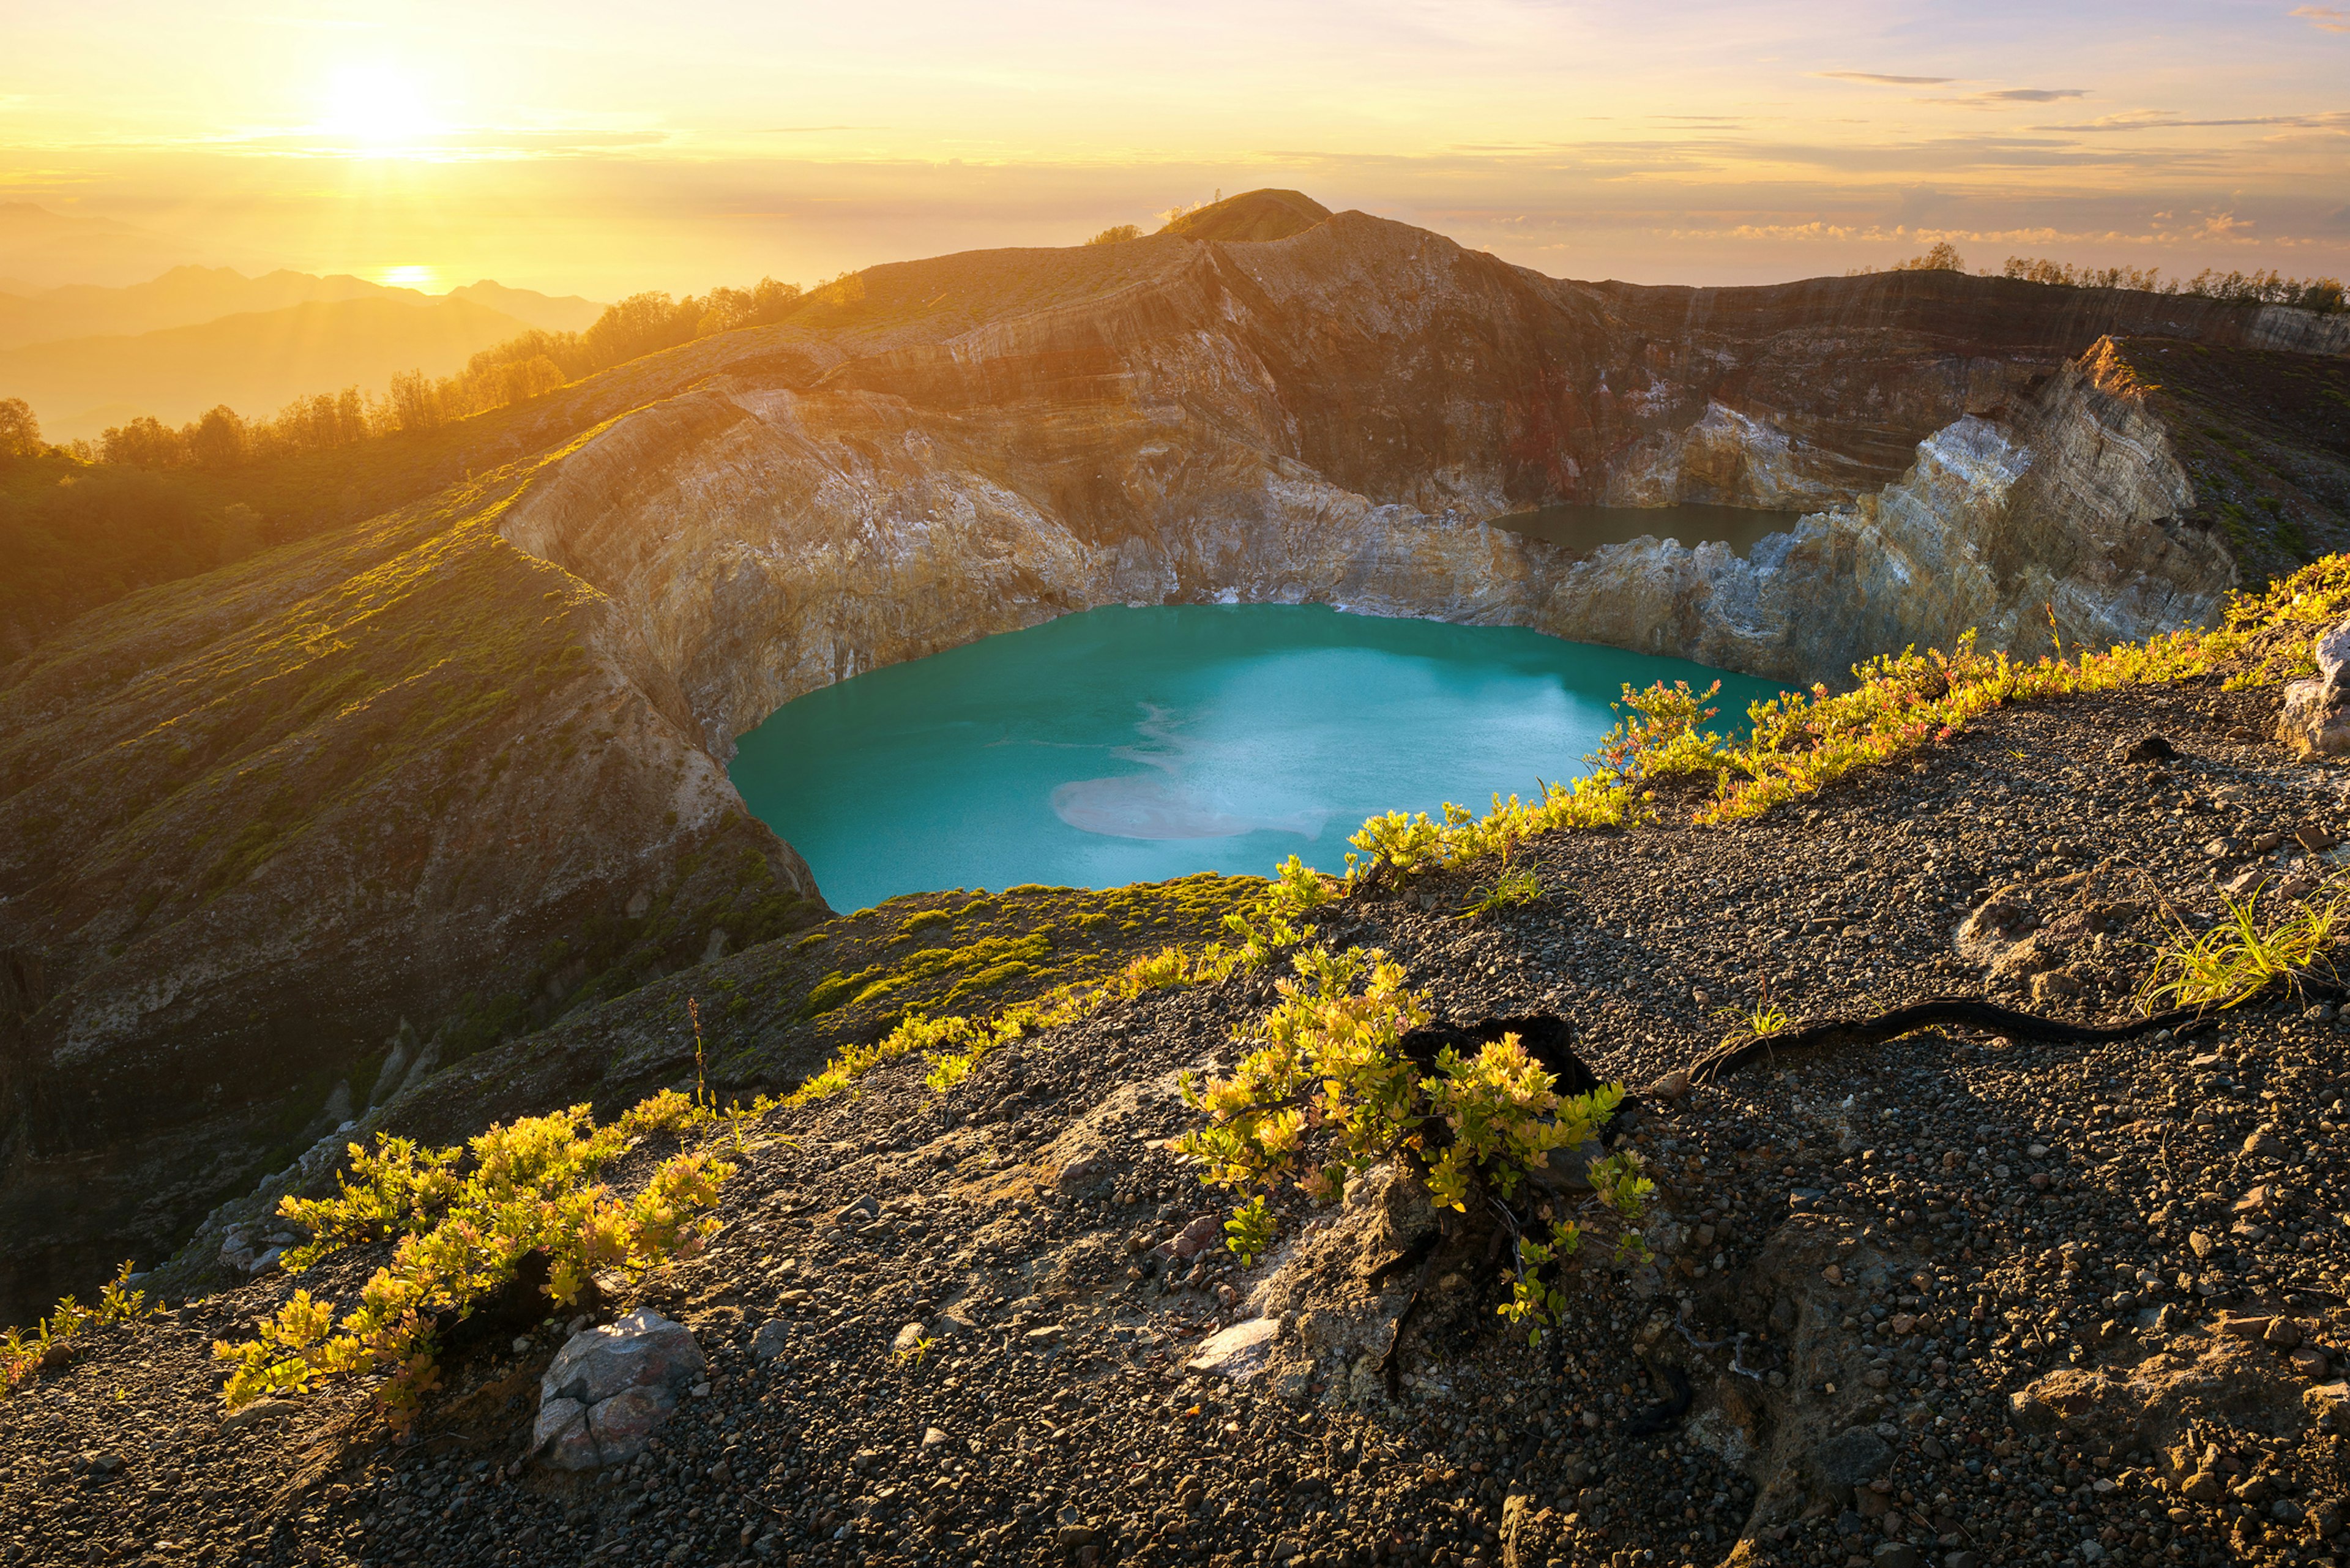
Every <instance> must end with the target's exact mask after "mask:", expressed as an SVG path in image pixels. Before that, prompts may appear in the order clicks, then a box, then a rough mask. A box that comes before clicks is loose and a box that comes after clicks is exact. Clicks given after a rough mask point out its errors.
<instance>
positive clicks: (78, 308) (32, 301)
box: [0, 266, 603, 348]
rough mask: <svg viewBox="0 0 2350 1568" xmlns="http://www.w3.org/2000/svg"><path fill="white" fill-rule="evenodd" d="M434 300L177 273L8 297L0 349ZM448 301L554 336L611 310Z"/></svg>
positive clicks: (0, 296)
mask: <svg viewBox="0 0 2350 1568" xmlns="http://www.w3.org/2000/svg"><path fill="white" fill-rule="evenodd" d="M432 297H433V296H431V295H427V294H422V293H420V292H418V291H417V290H415V289H412V288H390V287H387V286H384V285H382V284H380V283H369V282H368V281H367V280H366V279H365V278H358V277H351V276H348V275H340V274H338V275H332V276H328V277H319V276H316V275H312V274H310V273H307V272H287V271H284V270H280V271H277V272H273V273H267V274H265V275H262V276H260V277H247V276H245V275H244V274H243V273H241V272H238V271H236V270H234V268H231V267H224V266H221V267H204V266H175V267H173V268H172V270H171V271H169V272H167V273H164V274H163V275H161V276H160V277H157V278H153V279H151V280H150V281H148V282H146V283H140V284H132V285H130V286H128V287H125V288H101V287H97V286H92V285H88V284H75V285H70V286H67V287H63V288H51V289H43V290H40V291H38V292H36V293H32V294H29V295H12V294H10V293H8V292H7V291H5V289H0V348H16V347H18V346H19V345H21V344H26V343H55V342H57V341H60V340H62V339H65V338H68V337H113V336H116V335H119V334H123V333H139V332H153V331H157V330H159V329H161V328H163V327H191V326H193V325H195V324H196V323H198V322H202V321H213V320H216V319H218V318H219V317H224V316H235V315H243V314H248V313H252V312H256V311H266V310H283V309H285V308H286V307H287V306H295V305H308V304H312V303H314V302H317V301H320V300H337V299H404V300H407V301H409V302H411V303H413V304H422V303H425V302H427V301H429V300H431V299H432ZM444 297H447V298H451V299H463V300H470V301H471V302H472V303H473V304H475V305H479V306H486V307H487V308H489V309H491V310H495V311H498V312H500V313H501V314H504V315H506V316H511V317H514V318H515V320H517V321H519V322H522V323H523V324H524V325H525V326H527V327H546V329H547V330H549V331H551V332H576V331H577V330H578V329H579V328H581V327H585V326H587V324H588V323H589V322H591V321H593V320H595V319H596V317H597V315H598V312H600V311H601V310H602V309H603V306H600V305H598V304H596V303H595V302H594V301H593V300H587V299H582V298H580V297H579V296H577V295H571V296H566V297H564V298H561V299H557V298H555V297H553V296H548V295H544V294H540V293H537V292H536V291H535V290H532V289H527V288H508V287H506V286H504V284H498V283H491V282H488V281H486V280H485V281H484V282H481V283H470V284H467V285H466V286H464V287H463V288H455V289H452V290H450V291H449V293H448V295H447V296H444Z"/></svg>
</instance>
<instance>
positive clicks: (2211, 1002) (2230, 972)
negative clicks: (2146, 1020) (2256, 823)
mask: <svg viewBox="0 0 2350 1568" xmlns="http://www.w3.org/2000/svg"><path fill="white" fill-rule="evenodd" d="M2259 898H2260V895H2259V894H2257V893H2255V894H2253V895H2252V896H2251V898H2246V899H2244V900H2243V901H2242V902H2241V903H2239V902H2238V901H2237V900H2235V899H2233V898H2225V897H2224V896H2223V897H2222V898H2221V902H2222V903H2223V904H2224V905H2225V906H2226V909H2227V913H2226V914H2225V915H2224V916H2222V917H2221V918H2220V920H2219V921H2218V922H2217V923H2216V924H2214V925H2213V926H2212V927H2211V929H2210V930H2208V931H2204V932H2202V933H2201V934H2200V935H2198V934H2197V933H2196V932H2194V931H2192V930H2190V929H2188V927H2187V926H2186V925H2185V924H2184V923H2181V924H2180V925H2179V926H2178V931H2177V935H2176V936H2175V937H2174V939H2173V940H2171V941H2169V942H2167V943H2165V944H2164V945H2163V946H2162V948H2160V949H2159V950H2158V951H2157V952H2156V953H2155V958H2154V965H2153V968H2152V969H2150V970H2149V971H2147V977H2146V981H2145V983H2144V984H2143V985H2142V986H2140V987H2139V989H2138V1005H2139V1006H2140V1007H2142V1008H2143V1009H2145V1011H2146V1012H2148V1013H2154V1012H2161V1011H2163V1010H2164V1009H2165V1008H2167V1007H2217V1008H2219V1009H2220V1010H2222V1011H2225V1010H2226V1009H2228V1008H2230V1007H2239V1006H2241V1005H2242V1004H2243V1003H2245V1002H2249V1001H2251V999H2252V998H2253V997H2255V996H2257V995H2259V994H2260V993H2261V992H2263V991H2265V990H2267V989H2268V987H2269V986H2270V985H2272V984H2273V983H2274V982H2276V981H2283V982H2284V983H2285V985H2286V986H2287V987H2288V989H2290V990H2292V991H2293V992H2296V993H2298V992H2300V990H2301V988H2302V982H2303V977H2305V976H2308V975H2310V974H2312V973H2313V971H2316V970H2317V969H2318V968H2319V967H2320V965H2321V963H2324V961H2325V955H2326V954H2327V952H2328V951H2329V950H2331V949H2332V948H2333V946H2334V940H2335V938H2336V937H2337V936H2338V935H2339V934H2340V932H2341V929H2342V925H2343V916H2344V903H2343V900H2342V899H2341V898H2339V897H2336V898H2328V899H2325V900H2324V902H2321V903H2314V904H2300V905H2296V906H2294V907H2293V909H2290V910H2288V911H2286V912H2285V913H2284V914H2282V915H2280V916H2276V917H2273V918H2271V917H2267V916H2263V915H2262V913H2261V912H2260V910H2259V909H2258V908H2257V906H2258V903H2259ZM2324 968H2325V971H2326V973H2327V976H2328V978H2331V976H2332V965H2331V964H2330V963H2325V964H2324Z"/></svg>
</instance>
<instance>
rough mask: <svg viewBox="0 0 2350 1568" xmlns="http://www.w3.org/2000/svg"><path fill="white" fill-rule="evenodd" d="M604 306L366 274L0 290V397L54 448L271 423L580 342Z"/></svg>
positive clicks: (186, 277)
mask: <svg viewBox="0 0 2350 1568" xmlns="http://www.w3.org/2000/svg"><path fill="white" fill-rule="evenodd" d="M602 309H603V306H600V305H598V304H596V303H595V302H594V301H592V300H587V299H582V298H579V297H578V296H576V295H575V296H566V297H562V298H556V297H554V296H548V295H544V294H540V293H537V292H536V291H535V290H532V289H526V288H508V287H506V286H504V285H503V284H498V283H492V282H489V281H487V280H484V281H482V282H480V283H472V284H467V285H466V286H463V287H462V288H456V289H452V290H451V291H450V292H449V293H448V294H446V295H443V296H433V295H428V294H422V293H420V292H418V291H417V290H415V289H409V288H388V287H386V286H383V285H381V284H375V283H369V282H368V281H367V280H365V279H364V278H357V277H350V276H346V275H337V276H329V277H318V276H314V275H311V274H309V273H300V272H286V271H278V272H273V273H268V274H265V275H262V276H259V277H247V276H245V275H244V274H243V273H240V272H236V271H234V269H232V268H228V267H202V266H178V267H173V268H172V269H171V270H170V271H169V272H166V273H164V274H163V275H161V276H160V277H157V278H153V279H151V280H150V281H149V282H146V283H141V284H133V285H130V286H127V287H120V288H108V287H99V286H91V285H86V284H78V285H70V286H65V287H61V288H52V289H44V290H41V291H40V292H37V293H35V294H31V295H5V294H0V397H17V398H23V399H24V400H26V402H29V403H30V404H32V405H33V410H34V412H35V413H36V414H37V415H38V416H39V417H40V421H41V428H42V431H43V433H44V434H46V435H47V437H48V438H49V439H50V440H52V441H68V440H72V439H74V438H76V437H80V436H95V435H97V434H98V433H99V431H102V430H104V429H105V427H107V426H108V425H110V424H120V423H121V422H122V421H124V420H126V419H130V418H131V417H134V416H136V415H139V414H153V415H154V416H156V417H157V418H158V419H161V420H164V421H171V422H174V423H176V422H179V421H184V420H188V419H192V418H193V417H194V416H195V415H197V414H199V413H202V412H203V410H206V409H209V408H211V407H213V405H215V404H218V403H226V404H228V405H229V406H230V407H232V408H234V409H235V410H237V411H238V412H240V413H243V414H247V415H261V414H270V413H275V412H276V410H278V409H279V408H280V407H282V406H283V405H284V404H285V403H286V401H288V400H291V399H293V398H296V397H298V396H301V395H303V394H305V393H308V392H320V391H332V390H336V389H339V388H343V387H348V386H352V385H357V386H359V387H362V388H365V389H369V390H370V391H380V390H381V389H382V388H383V386H384V384H385V383H386V382H387V381H388V380H390V378H391V377H392V376H393V375H394V374H395V373H397V372H399V371H402V370H422V371H424V372H425V373H426V374H428V375H432V376H445V375H448V374H449V373H451V372H452V371H453V370H455V369H458V368H459V367H460V366H462V365H463V363H464V362H465V360H466V358H468V357H469V356H471V355H472V354H473V353H474V352H475V351H476V350H478V349H482V348H487V347H489V346H490V345H491V344H493V343H498V342H502V341H504V339H506V338H508V337H515V336H516V335H517V334H519V333H521V332H524V331H525V330H527V329H529V328H531V327H543V328H546V330H549V331H556V332H567V331H577V329H579V328H580V327H586V326H587V324H588V323H590V322H592V321H594V320H595V319H596V317H597V316H598V313H600V312H601V310H602Z"/></svg>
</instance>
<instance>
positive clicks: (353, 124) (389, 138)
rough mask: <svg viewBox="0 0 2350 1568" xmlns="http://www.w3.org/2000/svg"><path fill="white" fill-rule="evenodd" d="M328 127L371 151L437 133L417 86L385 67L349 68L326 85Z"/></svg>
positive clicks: (399, 145)
mask: <svg viewBox="0 0 2350 1568" xmlns="http://www.w3.org/2000/svg"><path fill="white" fill-rule="evenodd" d="M325 125H326V129H327V130H329V131H331V132H333V133H334V134H336V135H338V136H348V137H349V138H350V139H351V140H354V141H359V142H364V143H365V144H366V145H368V146H369V147H376V148H393V147H412V146H414V145H415V144H416V143H418V142H420V141H422V140H426V139H427V138H428V137H430V136H432V133H433V132H434V131H436V130H439V129H440V125H439V123H438V122H437V121H436V120H434V119H433V118H432V111H431V110H430V109H426V108H425V106H424V99H423V98H422V97H421V95H420V94H419V93H418V92H417V90H416V84H415V83H414V82H412V81H411V80H409V79H408V78H406V77H404V76H402V75H401V74H400V72H399V71H397V70H395V69H393V68H391V67H389V66H377V65H368V66H350V67H346V68H344V69H342V70H339V71H338V72H336V73H335V76H334V78H333V80H332V81H330V82H329V83H328V88H327V113H326V119H325Z"/></svg>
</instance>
